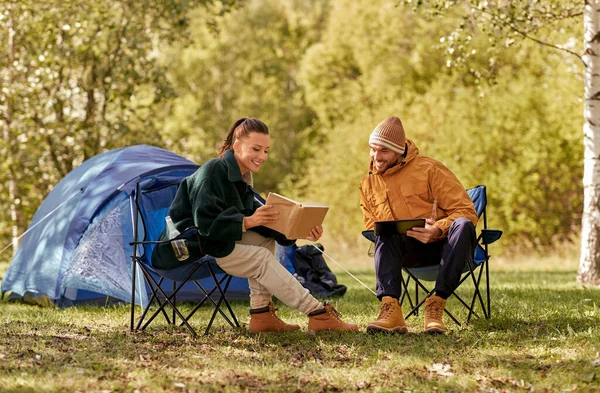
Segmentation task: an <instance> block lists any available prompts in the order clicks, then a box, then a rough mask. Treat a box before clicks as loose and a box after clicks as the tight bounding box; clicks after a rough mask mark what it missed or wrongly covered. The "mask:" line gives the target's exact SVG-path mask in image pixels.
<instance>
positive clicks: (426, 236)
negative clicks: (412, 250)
mask: <svg viewBox="0 0 600 393" xmlns="http://www.w3.org/2000/svg"><path fill="white" fill-rule="evenodd" d="M434 223H435V221H434V220H432V219H431V218H428V219H427V220H425V227H424V228H421V227H414V228H412V229H409V230H408V231H406V236H410V237H412V238H415V239H417V240H418V241H420V242H421V243H431V242H435V241H438V240H440V238H441V237H442V230H441V229H440V228H438V227H436V226H433V224H434Z"/></svg>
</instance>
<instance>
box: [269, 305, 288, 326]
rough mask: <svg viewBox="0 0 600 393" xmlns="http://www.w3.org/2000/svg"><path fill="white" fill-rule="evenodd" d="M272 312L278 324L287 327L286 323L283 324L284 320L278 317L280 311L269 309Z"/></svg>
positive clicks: (273, 308) (271, 307) (274, 308)
mask: <svg viewBox="0 0 600 393" xmlns="http://www.w3.org/2000/svg"><path fill="white" fill-rule="evenodd" d="M269 309H270V311H271V315H272V316H273V318H274V319H275V320H276V321H277V323H278V324H280V325H286V323H285V322H283V320H282V319H281V318H279V316H278V315H277V313H276V311H278V310H279V309H278V308H276V307H273V306H270V307H269Z"/></svg>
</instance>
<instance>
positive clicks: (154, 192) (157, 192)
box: [130, 178, 240, 335]
mask: <svg viewBox="0 0 600 393" xmlns="http://www.w3.org/2000/svg"><path fill="white" fill-rule="evenodd" d="M181 180H182V178H172V179H161V180H157V179H149V180H145V181H143V182H141V183H138V184H137V186H136V191H135V193H134V194H132V197H131V199H130V201H131V204H132V212H133V214H132V216H133V240H134V241H133V242H131V243H130V245H132V246H133V255H132V260H133V263H132V291H131V293H132V295H131V296H132V299H131V325H130V329H131V330H134V320H135V291H136V271H137V270H138V268H139V269H140V271H141V272H142V274H143V276H144V278H145V279H146V283H147V285H148V287H149V288H150V291H151V296H150V299H149V301H148V302H147V304H146V306H145V308H144V309H143V312H142V315H141V317H140V319H139V320H138V322H137V325H136V326H135V330H140V329H141V330H144V329H145V328H146V327H147V326H148V325H149V324H150V323H151V322H152V321H153V320H154V319H155V318H156V316H158V314H162V315H163V316H164V318H165V320H166V321H167V323H168V324H176V323H177V322H176V321H177V318H179V320H180V321H181V323H180V326H181V325H185V326H186V327H187V328H188V330H189V331H190V332H191V333H192V334H193V335H196V331H195V330H194V328H193V327H192V326H191V325H190V324H189V320H190V318H191V317H192V316H193V315H194V314H195V313H196V311H197V310H198V309H199V308H200V307H201V306H202V305H203V304H204V303H207V302H210V303H212V305H213V306H214V311H213V313H212V316H211V318H210V322H209V323H208V326H207V327H206V330H205V331H204V334H205V335H206V334H208V332H209V330H210V328H211V326H212V324H213V322H214V320H215V317H216V316H217V313H219V314H220V315H221V316H222V317H223V318H224V319H225V321H226V322H227V323H228V324H229V325H230V326H231V327H239V326H240V324H239V322H238V321H237V318H236V317H235V314H234V312H233V310H232V309H231V306H230V304H229V302H228V301H227V297H226V294H227V289H228V287H229V284H230V282H231V279H232V276H231V275H229V274H227V273H225V272H224V271H223V270H221V269H220V268H219V266H218V265H217V264H216V261H215V259H214V258H213V257H211V256H208V255H204V256H202V257H200V258H197V259H196V260H194V261H192V262H189V263H185V264H182V265H181V266H180V267H177V268H175V269H171V270H161V269H157V268H155V267H153V266H152V262H151V259H152V252H153V251H154V248H155V247H157V246H158V245H159V244H161V243H170V241H169V240H167V241H157V239H158V238H159V236H160V234H161V232H162V231H163V229H164V228H165V226H166V223H165V217H166V215H167V212H168V210H169V207H170V205H171V202H172V201H173V199H174V198H175V194H176V192H177V188H178V186H179V184H180V182H181ZM176 239H187V240H188V243H189V240H198V244H200V243H199V234H198V231H197V229H196V228H188V229H186V230H185V231H183V233H181V234H180V235H179V236H177V238H176ZM172 240H175V239H172ZM190 251H191V250H190ZM196 254H198V253H196ZM218 275H219V276H221V277H220V278H218V277H217V276H218ZM207 277H210V278H212V281H211V282H212V284H211V285H212V288H210V289H207V288H205V286H203V285H202V284H201V283H200V281H199V280H200V279H203V278H207ZM165 279H166V280H170V281H171V282H172V288H171V291H168V290H165V289H164V288H165V286H164V285H163V281H164V280H165ZM189 282H191V283H193V284H194V285H195V286H196V288H197V289H198V290H199V291H200V295H201V297H200V301H199V302H198V303H197V304H196V305H195V307H194V308H193V310H192V311H191V312H189V313H188V314H187V315H185V316H184V315H183V314H182V313H181V311H180V309H179V308H178V303H177V294H178V293H179V292H180V291H181V289H182V288H183V286H184V285H185V284H186V283H189ZM213 297H216V300H215V299H213ZM154 303H156V304H157V305H158V308H157V309H156V310H154V312H153V313H152V315H150V316H148V313H149V312H150V311H151V307H152V306H153V304H154ZM222 305H224V306H225V307H226V308H227V310H228V311H229V315H230V317H229V316H228V315H227V314H226V313H224V312H223V310H222V309H221V308H222ZM167 309H170V310H171V311H172V315H171V316H170V317H169V315H168V313H167V311H166V310H167Z"/></svg>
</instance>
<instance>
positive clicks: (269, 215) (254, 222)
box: [244, 205, 279, 229]
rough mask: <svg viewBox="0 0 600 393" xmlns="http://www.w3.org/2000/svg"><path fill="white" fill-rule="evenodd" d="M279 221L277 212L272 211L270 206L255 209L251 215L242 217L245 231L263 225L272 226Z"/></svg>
mask: <svg viewBox="0 0 600 393" xmlns="http://www.w3.org/2000/svg"><path fill="white" fill-rule="evenodd" d="M277 220H279V212H278V211H277V210H275V209H273V206H271V205H264V206H261V207H259V208H258V209H256V211H255V212H254V214H253V215H251V216H249V217H244V226H245V227H246V229H250V228H254V227H258V226H261V225H265V224H272V223H274V222H277Z"/></svg>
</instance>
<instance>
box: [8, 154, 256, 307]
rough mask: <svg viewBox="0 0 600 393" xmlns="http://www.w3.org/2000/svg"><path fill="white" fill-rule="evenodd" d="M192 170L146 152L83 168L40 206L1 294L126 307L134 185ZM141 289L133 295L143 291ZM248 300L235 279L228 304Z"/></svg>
mask: <svg viewBox="0 0 600 393" xmlns="http://www.w3.org/2000/svg"><path fill="white" fill-rule="evenodd" d="M196 169H198V165H197V164H195V163H193V162H191V161H189V160H187V159H185V158H183V157H181V156H178V155H177V154H174V153H172V152H169V151H167V150H164V149H159V148H157V147H153V146H147V145H138V146H132V147H126V148H121V149H115V150H111V151H108V152H105V153H102V154H99V155H97V156H95V157H93V158H91V159H89V160H87V161H85V162H83V163H82V164H81V165H80V166H79V167H77V168H75V169H74V170H73V171H71V172H70V173H69V174H67V175H66V176H65V177H64V178H63V179H62V180H61V181H60V182H59V183H58V184H57V185H56V187H55V188H54V189H53V190H52V192H50V194H49V195H48V196H47V197H46V199H45V200H44V202H42V204H41V206H40V207H39V209H38V211H37V212H36V214H35V215H34V217H33V219H32V220H31V223H30V224H29V228H28V230H27V232H26V234H25V236H23V238H22V240H21V244H20V246H19V249H18V250H17V254H16V255H15V257H14V258H13V259H12V261H11V263H10V266H9V268H8V270H7V272H6V274H5V276H4V278H3V280H2V293H3V294H4V293H6V292H9V291H10V293H11V297H25V298H29V299H46V300H48V299H49V300H50V301H51V302H52V303H54V304H56V305H58V306H61V307H62V306H69V305H73V304H77V303H81V302H103V303H104V302H113V301H131V255H132V248H131V246H129V242H131V241H132V240H133V231H132V226H133V223H132V214H131V212H132V210H131V206H132V205H131V203H132V195H133V193H134V192H135V186H136V183H137V182H139V181H142V180H143V181H144V182H147V181H165V179H166V181H169V180H168V179H171V180H172V179H181V178H183V177H185V176H188V175H190V174H192V173H194V172H195V171H196ZM136 276H137V277H142V275H141V274H137V275H136ZM140 284H141V283H137V285H136V288H144V285H140ZM165 285H170V283H165ZM185 289H186V288H184V291H183V293H181V295H179V296H178V298H179V299H182V298H185V296H186V293H187V294H188V295H190V294H191V293H192V291H191V290H193V288H190V291H186V290H185ZM136 292H137V291H136ZM194 292H195V291H194ZM248 292H249V290H248V283H247V280H243V279H240V278H234V280H233V281H232V282H231V285H230V296H229V297H231V296H232V295H233V296H236V297H247V295H248ZM147 301H148V296H147V291H143V290H142V291H141V292H140V293H136V303H138V304H144V305H145V304H146V302H147Z"/></svg>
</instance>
